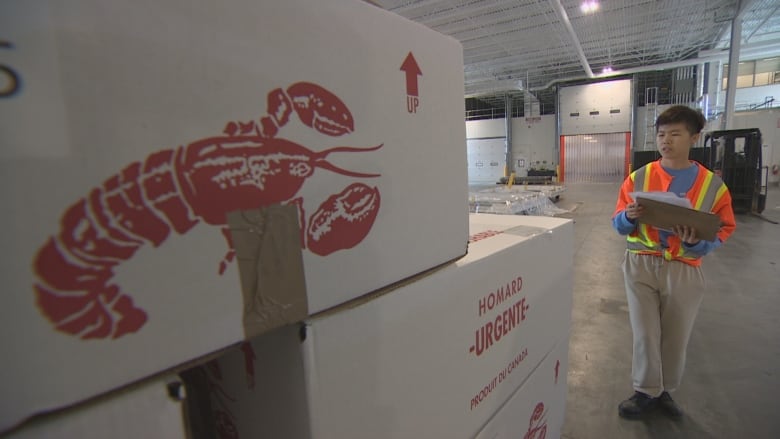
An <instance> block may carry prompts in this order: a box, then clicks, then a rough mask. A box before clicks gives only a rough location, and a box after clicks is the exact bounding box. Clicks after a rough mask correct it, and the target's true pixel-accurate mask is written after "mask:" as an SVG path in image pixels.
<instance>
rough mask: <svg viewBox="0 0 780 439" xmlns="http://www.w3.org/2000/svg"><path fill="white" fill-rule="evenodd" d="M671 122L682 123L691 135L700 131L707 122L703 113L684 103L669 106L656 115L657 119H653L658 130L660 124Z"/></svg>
mask: <svg viewBox="0 0 780 439" xmlns="http://www.w3.org/2000/svg"><path fill="white" fill-rule="evenodd" d="M671 123H684V124H685V127H686V128H687V129H688V132H689V133H691V135H693V134H696V133H700V132H701V130H702V129H703V128H704V125H706V124H707V119H705V118H704V115H703V114H701V111H699V110H694V109H693V108H689V107H686V106H685V105H675V106H673V107H669V108H668V109H667V110H666V111H664V112H663V113H661V114H660V115H659V116H658V119H656V120H655V131H656V132H658V127H660V126H661V125H668V124H671Z"/></svg>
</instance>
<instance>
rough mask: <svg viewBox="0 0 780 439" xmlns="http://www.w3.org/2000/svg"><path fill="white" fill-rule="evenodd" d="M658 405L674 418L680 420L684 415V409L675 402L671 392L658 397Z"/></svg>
mask: <svg viewBox="0 0 780 439" xmlns="http://www.w3.org/2000/svg"><path fill="white" fill-rule="evenodd" d="M658 405H660V406H661V408H663V409H664V411H665V412H666V414H667V415H669V416H671V417H672V418H680V417H682V415H683V411H682V409H681V408H680V406H679V405H677V403H676V402H674V400H673V399H672V395H670V394H669V392H664V393H662V394H661V396H659V397H658Z"/></svg>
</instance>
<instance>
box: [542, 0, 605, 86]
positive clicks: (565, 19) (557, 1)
mask: <svg viewBox="0 0 780 439" xmlns="http://www.w3.org/2000/svg"><path fill="white" fill-rule="evenodd" d="M550 4H551V5H552V6H553V9H555V12H556V13H557V14H558V19H560V20H561V22H562V23H563V26H564V27H565V28H566V31H567V32H568V33H569V37H570V38H571V40H572V43H573V44H574V48H575V49H576V50H577V57H578V58H579V59H580V64H582V68H583V69H585V73H587V74H588V77H590V78H592V77H593V76H594V75H593V70H591V69H590V64H588V59H587V58H585V52H583V51H582V46H580V40H579V39H578V38H577V34H576V33H575V32H574V28H573V27H572V25H571V21H569V16H568V15H567V14H566V9H564V7H563V5H562V4H561V0H550Z"/></svg>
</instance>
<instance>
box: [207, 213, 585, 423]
mask: <svg viewBox="0 0 780 439" xmlns="http://www.w3.org/2000/svg"><path fill="white" fill-rule="evenodd" d="M470 219H471V221H470V223H471V224H470V226H471V230H472V241H473V242H472V243H471V244H470V245H469V252H468V255H467V256H465V257H463V258H461V259H459V260H457V261H455V262H452V263H450V264H447V265H445V266H443V267H440V268H438V269H435V270H433V271H431V272H427V273H423V274H421V275H420V276H417V277H416V278H414V279H409V280H408V281H407V282H405V283H403V284H401V285H398V286H396V287H392V288H388V289H387V290H386V291H382V292H379V293H377V294H376V295H375V296H373V297H368V298H364V299H363V300H361V301H358V302H356V303H354V304H350V306H343V307H340V308H338V309H334V310H333V311H331V312H327V313H323V314H320V315H316V316H314V317H312V318H310V319H307V320H306V321H305V322H304V323H302V324H301V325H291V326H288V327H285V328H282V329H280V330H277V331H274V332H272V333H270V334H265V335H262V336H260V337H257V338H254V339H253V340H251V341H250V342H248V343H245V344H243V345H242V346H241V347H240V348H237V349H235V350H234V351H232V352H229V353H226V354H225V355H223V356H222V357H220V358H218V359H217V360H216V361H214V362H213V363H211V364H210V365H208V366H205V367H204V368H203V371H204V374H206V375H207V376H208V377H209V379H208V382H209V388H210V389H211V392H210V398H211V401H212V406H213V407H214V418H215V419H219V420H220V425H223V426H224V425H227V426H229V428H227V430H229V431H236V432H238V436H237V437H263V438H264V437H268V438H276V437H296V438H304V437H311V438H328V439H329V438H360V437H373V438H409V437H446V438H460V437H462V438H470V437H475V436H476V435H477V434H478V433H479V432H480V431H481V430H482V429H483V428H485V429H490V428H493V427H491V424H492V425H498V424H501V425H503V424H505V423H509V424H512V423H514V422H515V418H517V417H519V418H520V419H525V420H526V421H527V420H528V419H530V418H531V416H532V414H533V411H534V408H535V407H536V404H538V403H541V404H543V406H544V414H545V415H546V416H545V417H544V419H543V421H544V422H546V425H547V427H546V428H548V429H549V431H550V432H549V433H548V436H547V437H556V436H555V435H554V434H552V432H554V431H558V432H559V431H560V426H561V424H562V422H563V409H564V403H565V398H566V367H567V352H568V341H569V328H570V321H571V318H570V314H571V301H572V295H571V291H572V270H571V267H572V259H571V254H572V252H571V243H572V237H573V228H572V223H571V222H570V221H568V220H563V219H556V218H546V217H517V216H503V215H471V216H470ZM510 400H511V402H510V404H513V405H519V409H518V410H513V413H511V415H509V416H508V417H507V415H503V414H501V413H500V412H499V411H500V410H501V409H502V407H505V406H506V404H507V402H508V401H510ZM518 401H519V402H518ZM527 403H528V404H530V403H533V405H530V406H529V407H525V406H524V405H525V404H527ZM504 410H506V409H504ZM517 434H518V432H517V431H513V432H512V434H511V435H506V436H499V437H518V436H517ZM490 437H495V436H490Z"/></svg>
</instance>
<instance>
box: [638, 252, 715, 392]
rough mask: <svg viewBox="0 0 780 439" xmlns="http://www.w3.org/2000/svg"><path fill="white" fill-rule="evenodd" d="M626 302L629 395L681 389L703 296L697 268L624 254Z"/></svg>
mask: <svg viewBox="0 0 780 439" xmlns="http://www.w3.org/2000/svg"><path fill="white" fill-rule="evenodd" d="M623 276H624V278H625V283H626V296H627V298H628V310H629V316H630V319H631V330H632V331H633V333H634V358H633V361H632V372H631V375H632V378H633V384H634V390H637V391H640V392H642V393H646V394H648V395H650V396H659V395H660V394H661V393H662V392H663V391H667V392H672V391H674V390H675V389H677V387H678V386H679V385H680V380H681V379H682V374H683V370H684V369H685V351H686V348H687V346H688V339H689V338H690V336H691V330H692V329H693V322H694V320H696V313H697V312H698V310H699V305H700V304H701V300H702V297H703V295H704V288H705V283H704V276H703V275H702V272H701V267H693V266H690V265H688V264H684V263H682V262H678V261H667V260H665V259H664V258H663V257H660V256H650V255H639V254H635V253H630V252H626V258H625V260H624V261H623Z"/></svg>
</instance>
